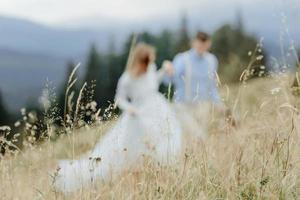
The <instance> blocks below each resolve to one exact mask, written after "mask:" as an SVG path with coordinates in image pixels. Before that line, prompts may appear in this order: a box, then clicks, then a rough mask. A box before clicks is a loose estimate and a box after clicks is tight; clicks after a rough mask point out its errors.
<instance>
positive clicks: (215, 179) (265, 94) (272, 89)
mask: <svg viewBox="0 0 300 200" xmlns="http://www.w3.org/2000/svg"><path fill="white" fill-rule="evenodd" d="M287 88H288V84H287V81H286V77H274V78H269V79H259V80H254V81H251V82H249V83H248V84H246V85H243V86H241V87H229V88H228V89H229V90H226V88H224V90H223V96H224V97H225V99H226V100H227V102H228V104H229V105H230V107H234V108H235V109H234V111H235V113H236V115H238V116H239V117H238V118H239V126H238V127H236V128H233V127H230V126H228V125H224V124H223V126H212V127H211V135H210V137H209V138H208V139H207V140H206V141H204V142H203V143H197V144H194V143H188V145H187V146H188V147H190V151H187V152H185V153H183V155H182V158H181V159H180V162H179V163H178V164H177V165H174V166H170V167H168V168H162V167H159V168H157V167H154V166H153V165H151V161H150V163H149V162H147V163H148V164H145V166H144V168H142V169H140V170H139V172H138V173H131V172H127V173H124V174H123V175H122V176H121V177H120V179H118V180H116V181H115V182H112V183H109V184H108V183H107V184H101V183H95V184H93V186H91V187H87V188H83V189H82V190H80V191H78V192H76V193H75V194H71V195H70V196H63V195H62V194H59V193H57V192H55V191H54V190H53V188H52V187H51V182H52V181H53V178H55V176H53V171H54V170H55V168H56V166H57V161H58V160H59V159H63V158H64V159H65V158H70V159H71V158H72V155H73V153H72V149H73V147H74V151H75V157H78V156H79V155H82V154H83V153H85V152H86V151H88V150H89V149H90V148H91V147H92V146H94V144H95V143H96V142H97V140H98V139H99V138H101V135H102V134H104V133H105V132H106V130H107V129H108V128H109V127H111V126H112V124H113V122H112V123H105V124H103V123H100V124H98V125H93V126H90V127H86V128H84V129H82V130H79V131H76V132H74V133H73V135H69V136H65V137H62V138H60V139H59V140H58V141H49V142H45V143H44V144H42V145H39V146H36V147H33V148H30V149H23V150H22V152H20V153H19V154H18V155H16V156H7V157H5V158H4V159H2V160H1V162H0V174H1V176H0V182H1V184H0V192H1V195H2V198H4V199H25V200H26V199H202V200H205V199H299V198H300V190H299V189H300V179H299V174H300V162H299V161H300V160H299V156H298V155H300V148H299V142H300V141H299V138H300V126H299V125H300V116H299V110H297V109H298V108H299V105H300V102H299V99H297V98H294V97H293V96H291V95H289V91H288V90H287ZM226 97H228V98H226ZM234 105H235V106H234ZM292 105H296V106H297V107H296V108H293V106H292ZM295 110H297V112H295ZM72 141H74V142H72Z"/></svg>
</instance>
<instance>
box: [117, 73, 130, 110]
mask: <svg viewBox="0 0 300 200" xmlns="http://www.w3.org/2000/svg"><path fill="white" fill-rule="evenodd" d="M128 82H129V77H128V74H126V73H124V74H123V75H122V76H121V78H120V79H119V82H118V86H117V91H116V96H115V103H116V105H117V106H118V107H119V108H120V109H121V110H124V111H126V112H130V113H132V112H133V111H134V107H133V105H132V104H131V102H130V101H129V100H128V90H129V88H128Z"/></svg>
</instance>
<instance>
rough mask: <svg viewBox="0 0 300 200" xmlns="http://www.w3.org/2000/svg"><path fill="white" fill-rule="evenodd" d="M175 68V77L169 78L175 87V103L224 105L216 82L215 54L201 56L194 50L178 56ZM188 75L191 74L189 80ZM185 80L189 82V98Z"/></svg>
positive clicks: (216, 66) (174, 63)
mask: <svg viewBox="0 0 300 200" xmlns="http://www.w3.org/2000/svg"><path fill="white" fill-rule="evenodd" d="M187 65H189V73H187ZM173 67H174V75H173V77H172V78H169V81H171V82H172V83H173V84H174V86H175V93H174V98H175V102H198V101H209V102H213V103H215V104H221V103H222V101H221V98H220V96H219V93H218V90H217V85H216V82H215V73H216V71H217V69H218V60H217V58H216V57H215V56H214V55H213V54H211V53H209V52H206V53H204V54H203V55H199V54H197V53H196V51H195V50H194V49H191V50H189V51H187V52H184V53H180V54H178V55H177V56H176V57H175V58H174V60H173ZM187 74H189V77H188V78H187V77H186V76H187ZM185 80H189V86H190V87H189V97H187V95H186V91H185V90H186V85H185V82H186V81H185ZM165 82H168V81H165Z"/></svg>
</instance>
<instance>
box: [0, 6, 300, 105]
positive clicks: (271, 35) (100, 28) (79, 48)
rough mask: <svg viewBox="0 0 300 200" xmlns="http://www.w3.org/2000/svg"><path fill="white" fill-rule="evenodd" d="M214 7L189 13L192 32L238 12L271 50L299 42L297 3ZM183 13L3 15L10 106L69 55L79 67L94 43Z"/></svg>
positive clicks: (33, 92)
mask: <svg viewBox="0 0 300 200" xmlns="http://www.w3.org/2000/svg"><path fill="white" fill-rule="evenodd" d="M297 5H298V4H297ZM227 11H230V12H227ZM211 13H212V12H211V10H203V11H202V12H199V11H197V9H195V10H193V11H191V12H188V13H186V15H187V16H188V20H189V21H188V22H189V28H190V31H191V33H192V32H194V31H195V30H197V29H199V28H200V29H203V30H206V31H208V32H210V33H212V32H213V31H214V30H216V29H217V28H218V27H220V26H221V25H222V24H225V23H231V24H234V23H236V22H237V20H238V19H237V17H238V16H239V17H241V19H242V20H243V23H244V27H245V31H247V32H248V33H249V34H252V35H255V36H256V37H257V38H262V37H263V38H264V45H265V49H266V51H267V53H268V55H270V56H274V57H277V56H279V55H280V42H284V43H290V42H291V41H292V39H293V41H294V43H295V45H296V46H300V27H299V26H297V22H298V21H299V20H300V14H299V12H296V11H294V10H293V9H291V10H290V11H289V12H288V13H287V15H286V16H283V14H282V13H279V14H278V13H276V12H275V13H274V10H272V9H269V8H268V7H266V5H264V4H262V5H261V6H259V7H258V6H255V5H252V7H251V6H249V8H247V9H236V7H235V8H231V10H228V9H227V10H226V9H223V8H222V7H220V6H219V7H216V8H215V11H214V13H218V15H216V14H211ZM240 13H242V15H240ZM181 16H182V15H181V14H178V15H176V16H175V15H170V16H168V15H165V16H157V17H156V18H153V19H148V20H143V21H140V20H138V19H137V20H136V21H129V22H124V21H115V20H110V19H106V18H103V17H101V16H91V17H89V18H86V19H81V20H77V21H76V22H70V23H69V24H65V25H60V26H57V27H53V26H51V27H50V26H46V25H43V24H39V23H36V22H32V21H28V20H24V19H18V18H12V17H5V16H0V90H1V91H2V93H3V94H4V95H3V96H4V97H5V99H4V100H5V102H6V103H7V105H8V107H9V109H10V110H18V109H20V108H21V107H22V106H23V105H24V104H25V103H26V102H29V101H31V100H32V99H37V97H38V96H39V95H40V93H41V90H42V87H43V86H44V84H45V81H46V80H47V79H49V80H50V81H52V82H53V83H54V87H58V86H59V84H60V83H61V82H62V79H63V77H64V73H65V71H66V69H65V66H66V62H67V61H69V60H70V59H72V60H74V61H75V62H81V63H83V66H82V67H81V72H82V71H84V63H85V57H86V54H87V52H88V50H89V48H90V45H91V44H92V43H95V44H96V45H97V47H98V49H100V51H102V52H105V51H107V49H108V48H109V45H110V43H111V42H112V41H114V44H115V45H116V48H117V49H120V48H121V47H122V45H123V42H124V40H125V39H126V38H127V37H128V35H129V34H130V33H131V32H133V31H135V32H138V31H142V30H147V31H150V32H153V33H157V32H160V31H161V30H162V29H165V28H167V29H170V30H177V29H178V27H179V24H180V18H181ZM70 24H71V25H70ZM287 29H288V30H287ZM280 38H281V39H282V40H284V41H281V40H280ZM12 77H13V79H12ZM29 103H30V102H29Z"/></svg>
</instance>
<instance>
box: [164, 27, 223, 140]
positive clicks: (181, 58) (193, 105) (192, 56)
mask: <svg viewBox="0 0 300 200" xmlns="http://www.w3.org/2000/svg"><path fill="white" fill-rule="evenodd" d="M210 46H211V41H210V37H209V35H208V34H206V33H204V32H198V33H197V34H196V36H195V37H194V38H193V40H192V41H191V49H190V50H188V51H186V52H182V53H179V54H178V55H176V56H175V58H174V60H173V62H170V61H165V62H164V68H165V70H166V72H167V74H168V77H166V79H165V81H164V82H165V83H170V82H171V83H173V84H174V86H175V93H174V101H175V102H176V104H175V105H176V110H177V112H178V113H179V114H178V115H179V118H180V119H181V122H182V124H183V128H184V129H185V131H187V132H189V133H190V134H192V135H194V136H195V135H196V137H198V138H200V139H205V138H206V136H207V129H208V124H209V123H210V117H209V116H210V114H211V113H213V112H212V111H213V110H212V109H214V110H217V111H221V112H225V110H226V109H225V106H224V104H223V102H222V100H221V98H220V95H219V93H218V89H217V81H216V80H217V69H218V60H217V58H216V57H215V56H214V55H213V54H211V53H209V52H208V50H209V48H210Z"/></svg>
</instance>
